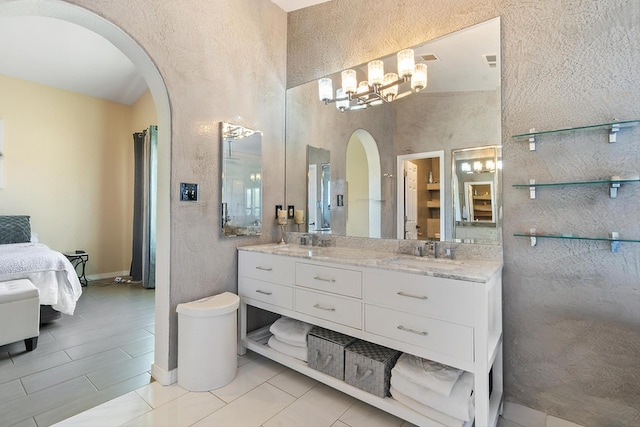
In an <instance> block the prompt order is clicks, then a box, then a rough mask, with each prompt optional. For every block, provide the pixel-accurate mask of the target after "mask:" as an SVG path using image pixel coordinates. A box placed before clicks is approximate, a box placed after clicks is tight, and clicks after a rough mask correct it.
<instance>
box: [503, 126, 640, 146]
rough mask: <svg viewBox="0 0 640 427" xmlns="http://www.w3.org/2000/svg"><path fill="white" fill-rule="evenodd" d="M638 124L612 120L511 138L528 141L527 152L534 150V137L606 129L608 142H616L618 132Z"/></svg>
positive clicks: (533, 130) (533, 132) (534, 132)
mask: <svg viewBox="0 0 640 427" xmlns="http://www.w3.org/2000/svg"><path fill="white" fill-rule="evenodd" d="M639 124H640V120H620V121H618V120H614V121H611V122H609V123H601V124H597V125H587V126H576V127H569V128H562V129H553V130H546V131H536V130H535V129H531V130H530V131H529V132H528V133H522V134H519V135H513V136H512V137H511V138H513V139H515V140H524V139H526V140H528V141H529V150H530V151H535V150H536V137H538V136H544V135H554V134H560V133H568V132H576V131H581V130H598V129H606V130H608V131H609V142H610V143H612V142H616V141H617V135H618V131H619V130H620V129H622V128H628V127H634V126H638V125H639Z"/></svg>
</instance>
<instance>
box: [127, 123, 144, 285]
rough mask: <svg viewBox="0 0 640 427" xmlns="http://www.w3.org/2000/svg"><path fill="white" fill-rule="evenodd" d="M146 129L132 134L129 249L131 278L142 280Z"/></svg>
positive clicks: (137, 280)
mask: <svg viewBox="0 0 640 427" xmlns="http://www.w3.org/2000/svg"><path fill="white" fill-rule="evenodd" d="M146 134H147V131H146V130H145V131H144V132H136V133H134V134H133V156H134V168H135V169H134V181H133V247H132V251H131V254H132V255H131V271H130V272H129V275H130V276H131V280H133V281H136V282H139V281H142V256H143V244H144V218H143V215H144V210H145V209H144V193H145V191H144V189H145V179H144V175H145V173H144V171H145V149H144V140H145V136H146Z"/></svg>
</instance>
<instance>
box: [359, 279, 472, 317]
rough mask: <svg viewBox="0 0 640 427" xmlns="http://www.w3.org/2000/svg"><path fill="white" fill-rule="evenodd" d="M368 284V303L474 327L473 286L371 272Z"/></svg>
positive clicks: (452, 281)
mask: <svg viewBox="0 0 640 427" xmlns="http://www.w3.org/2000/svg"><path fill="white" fill-rule="evenodd" d="M365 283H366V285H365V289H364V299H365V301H366V302H374V303H378V304H382V305H386V306H391V307H396V308H398V309H400V310H402V311H407V312H410V313H415V314H419V315H424V316H429V317H435V318H438V319H443V320H450V321H453V322H456V323H462V324H464V325H470V326H473V286H474V284H473V283H471V282H465V281H462V280H452V279H443V278H440V277H432V276H425V275H421V274H410V273H401V272H396V271H388V270H378V269H368V270H367V271H366V274H365Z"/></svg>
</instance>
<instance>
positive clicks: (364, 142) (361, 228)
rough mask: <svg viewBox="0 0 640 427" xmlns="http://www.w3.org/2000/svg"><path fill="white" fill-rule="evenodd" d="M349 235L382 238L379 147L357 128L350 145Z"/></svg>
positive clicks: (348, 175) (348, 156)
mask: <svg viewBox="0 0 640 427" xmlns="http://www.w3.org/2000/svg"><path fill="white" fill-rule="evenodd" d="M346 180H347V202H346V207H347V221H346V230H347V233H346V234H347V236H356V237H380V235H381V220H380V218H381V210H382V209H381V202H382V200H381V194H382V190H381V186H382V184H381V173H380V153H379V151H378V145H377V144H376V141H375V139H373V136H371V134H370V133H369V132H367V131H365V130H363V129H358V130H356V131H355V132H353V134H352V135H351V138H349V143H348V145H347V163H346Z"/></svg>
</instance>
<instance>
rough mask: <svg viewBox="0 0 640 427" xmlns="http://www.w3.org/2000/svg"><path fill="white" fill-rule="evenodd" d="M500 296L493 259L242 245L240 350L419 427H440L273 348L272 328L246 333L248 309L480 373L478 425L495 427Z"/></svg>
mask: <svg viewBox="0 0 640 427" xmlns="http://www.w3.org/2000/svg"><path fill="white" fill-rule="evenodd" d="M501 288H502V263H501V262H495V261H478V260H452V259H433V258H426V257H416V256H411V255H402V254H397V253H389V252H378V251H372V250H363V249H353V248H341V247H311V246H298V245H289V244H286V245H277V244H265V245H256V246H248V247H241V248H238V293H239V295H240V311H239V323H238V324H239V335H240V337H239V338H240V346H239V349H240V350H239V351H240V352H241V353H244V352H245V351H246V349H250V350H252V351H255V352H256V353H259V354H261V355H263V356H265V357H268V358H270V359H272V360H274V361H276V362H279V363H281V364H283V365H286V366H288V367H290V368H292V369H294V370H296V371H298V372H301V373H303V374H305V375H308V376H310V377H312V378H314V379H316V380H318V381H320V382H322V383H325V384H327V385H329V386H331V387H334V388H336V389H338V390H340V391H342V392H344V393H347V394H349V395H351V396H353V397H355V398H357V399H360V400H362V401H364V402H367V403H368V404H370V405H372V406H375V407H378V408H380V409H382V410H384V411H386V412H389V413H391V414H393V415H395V416H397V417H399V418H402V419H405V420H407V421H409V422H411V423H414V424H416V425H419V426H442V424H440V423H438V422H436V421H434V420H432V419H430V418H426V417H425V416H423V415H421V414H419V413H417V412H415V411H413V410H411V409H409V408H407V407H406V406H404V405H402V404H400V403H398V402H397V401H395V400H394V399H392V398H384V399H383V398H379V397H377V396H374V395H372V394H369V393H367V392H365V391H363V390H360V389H358V388H355V387H352V386H351V385H349V384H347V383H345V382H343V381H340V380H338V379H336V378H333V377H331V376H329V375H325V374H323V373H321V372H319V371H316V370H314V369H311V368H309V367H308V366H307V364H306V363H304V362H302V361H299V360H297V359H294V358H291V357H289V356H286V355H284V354H282V353H279V352H277V351H275V350H273V349H271V348H270V347H269V346H268V345H267V344H266V342H267V340H268V338H269V332H268V327H265V328H261V329H259V330H256V331H252V332H251V333H247V306H254V307H258V308H261V309H264V310H267V311H270V312H273V313H277V314H280V315H283V316H288V317H291V318H295V319H299V320H302V321H304V322H308V323H311V324H314V325H318V326H321V327H324V328H327V329H331V330H334V331H337V332H341V333H343V334H347V335H350V336H352V337H356V338H359V339H362V340H366V341H370V342H373V343H376V344H379V345H383V346H386V347H390V348H394V349H397V350H400V351H402V352H406V353H410V354H414V355H417V356H420V357H424V358H427V359H430V360H434V361H437V362H440V363H443V364H446V365H449V366H453V367H456V368H459V369H463V370H465V371H468V372H471V373H473V374H474V379H475V391H474V395H475V426H476V427H486V426H495V425H496V423H497V419H498V414H499V412H500V410H501V404H502V289H501ZM490 377H491V378H490ZM490 383H491V384H490ZM490 388H491V390H492V391H491V393H490ZM468 424H469V425H471V423H468Z"/></svg>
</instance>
